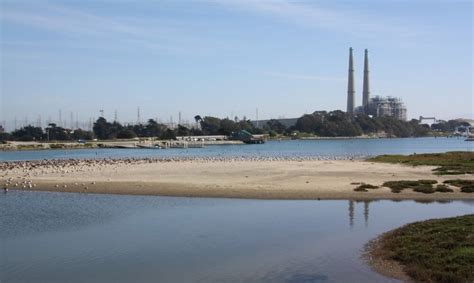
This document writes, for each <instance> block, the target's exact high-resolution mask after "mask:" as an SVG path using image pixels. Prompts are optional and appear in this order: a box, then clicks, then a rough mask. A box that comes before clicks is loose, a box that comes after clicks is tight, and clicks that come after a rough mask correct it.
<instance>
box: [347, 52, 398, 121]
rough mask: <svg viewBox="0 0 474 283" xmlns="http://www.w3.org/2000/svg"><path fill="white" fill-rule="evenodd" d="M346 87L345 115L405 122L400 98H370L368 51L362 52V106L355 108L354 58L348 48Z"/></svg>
mask: <svg viewBox="0 0 474 283" xmlns="http://www.w3.org/2000/svg"><path fill="white" fill-rule="evenodd" d="M347 81H348V85H347V113H349V114H357V113H364V114H367V115H370V116H372V117H382V116H390V117H395V118H397V119H399V120H403V121H406V119H407V109H406V106H405V104H404V103H403V101H402V100H401V99H400V98H395V97H390V96H387V97H381V96H375V97H374V98H370V74H369V51H368V50H367V49H365V52H364V79H363V85H362V106H359V107H357V108H355V102H354V100H355V87H354V85H355V83H354V58H353V49H352V47H351V48H349V74H348V80H347Z"/></svg>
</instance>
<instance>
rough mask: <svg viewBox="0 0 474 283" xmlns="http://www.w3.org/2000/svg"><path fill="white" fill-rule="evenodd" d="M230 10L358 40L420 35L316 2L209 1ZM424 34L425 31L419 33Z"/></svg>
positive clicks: (384, 20)
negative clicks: (348, 36) (318, 29)
mask: <svg viewBox="0 0 474 283" xmlns="http://www.w3.org/2000/svg"><path fill="white" fill-rule="evenodd" d="M209 1H210V2H211V3H214V4H218V5H221V6H224V7H229V8H231V9H240V10H245V11H249V12H254V13H260V14H263V15H269V16H273V17H276V18H279V19H282V20H285V21H288V22H291V23H294V24H298V25H303V26H307V27H315V28H320V29H325V30H329V31H338V32H343V33H347V34H351V35H355V36H357V37H361V38H364V37H365V38H371V37H376V36H379V35H380V34H381V33H384V34H387V33H391V34H393V35H394V36H395V35H398V36H403V37H413V36H416V35H418V34H419V33H420V31H419V30H417V29H415V28H414V27H413V26H403V25H400V24H399V23H398V24H397V21H396V19H387V18H379V17H377V16H376V15H374V13H370V15H369V14H362V13H361V12H360V11H354V9H351V10H349V9H342V8H338V9H335V8H331V9H330V8H327V7H323V6H322V5H319V2H318V1H308V2H304V1H289V0H267V1H260V0H209ZM423 32H426V31H423Z"/></svg>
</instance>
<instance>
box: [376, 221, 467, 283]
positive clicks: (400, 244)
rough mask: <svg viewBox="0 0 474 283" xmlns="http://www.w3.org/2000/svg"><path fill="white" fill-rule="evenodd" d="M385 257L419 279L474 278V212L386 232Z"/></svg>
mask: <svg viewBox="0 0 474 283" xmlns="http://www.w3.org/2000/svg"><path fill="white" fill-rule="evenodd" d="M377 254H380V255H381V257H382V258H384V259H389V260H395V261H397V262H399V263H401V264H402V265H403V269H404V271H405V273H406V274H407V275H408V276H410V277H412V278H413V279H414V280H415V281H419V282H473V281H474V268H473V266H474V214H471V215H465V216H460V217H454V218H447V219H435V220H427V221H423V222H416V223H412V224H408V225H406V226H404V227H401V228H399V229H396V230H394V231H392V232H389V233H387V234H385V235H383V236H382V237H381V239H380V250H379V251H377Z"/></svg>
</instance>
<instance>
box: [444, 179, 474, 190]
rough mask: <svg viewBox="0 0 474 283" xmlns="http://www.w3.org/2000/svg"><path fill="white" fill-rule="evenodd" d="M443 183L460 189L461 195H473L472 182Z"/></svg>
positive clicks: (457, 180)
mask: <svg viewBox="0 0 474 283" xmlns="http://www.w3.org/2000/svg"><path fill="white" fill-rule="evenodd" d="M443 183H445V184H449V185H451V186H455V187H460V188H461V192H463V193H474V180H463V179H454V180H446V181H444V182H443Z"/></svg>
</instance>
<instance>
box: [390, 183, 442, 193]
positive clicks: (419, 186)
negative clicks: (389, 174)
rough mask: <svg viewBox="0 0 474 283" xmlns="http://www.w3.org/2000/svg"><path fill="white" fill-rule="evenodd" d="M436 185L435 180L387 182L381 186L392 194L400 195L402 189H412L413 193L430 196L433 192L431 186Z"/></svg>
mask: <svg viewBox="0 0 474 283" xmlns="http://www.w3.org/2000/svg"><path fill="white" fill-rule="evenodd" d="M436 183H438V181H436V180H418V181H408V180H401V181H388V182H385V183H383V184H382V186H384V187H387V188H390V189H391V190H392V193H400V192H401V191H402V190H404V189H413V190H414V191H415V192H420V193H425V194H431V193H434V192H435V189H434V188H433V186H432V185H433V184H436Z"/></svg>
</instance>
